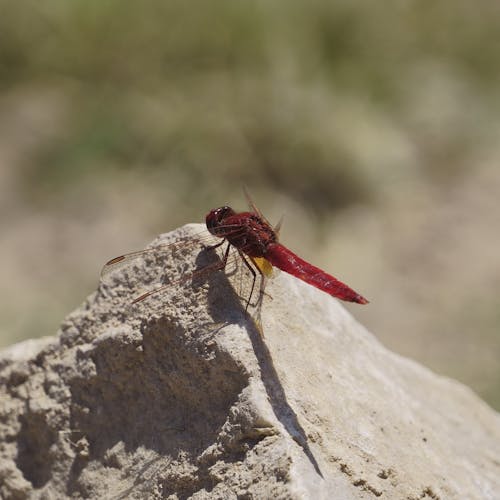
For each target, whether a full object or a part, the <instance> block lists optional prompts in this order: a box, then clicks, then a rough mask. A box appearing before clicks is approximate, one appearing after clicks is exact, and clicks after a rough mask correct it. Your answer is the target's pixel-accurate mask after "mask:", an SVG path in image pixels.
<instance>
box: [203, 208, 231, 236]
mask: <svg viewBox="0 0 500 500" xmlns="http://www.w3.org/2000/svg"><path fill="white" fill-rule="evenodd" d="M235 213H236V212H235V211H234V210H233V209H232V208H231V207H228V206H224V207H220V208H215V209H214V210H210V212H209V213H208V214H207V216H206V217H205V223H206V225H207V229H208V230H209V231H210V232H211V233H212V234H213V235H215V236H223V227H222V226H223V225H224V221H225V219H226V218H227V217H229V216H231V215H234V214H235Z"/></svg>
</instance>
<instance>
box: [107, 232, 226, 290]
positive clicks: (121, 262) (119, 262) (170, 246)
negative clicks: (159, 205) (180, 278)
mask: <svg viewBox="0 0 500 500" xmlns="http://www.w3.org/2000/svg"><path fill="white" fill-rule="evenodd" d="M219 241H220V240H219ZM217 242H218V241H217V238H215V237H214V236H212V235H211V234H207V232H206V231H203V232H200V233H199V234H194V235H193V236H191V237H186V238H183V239H180V240H177V241H174V242H172V243H165V244H162V245H155V246H153V247H150V248H145V249H144V250H137V251H135V252H130V253H126V254H123V255H119V256H118V257H114V258H112V259H111V260H109V261H108V262H106V264H104V266H103V268H102V270H101V275H100V277H101V280H102V281H106V279H107V277H108V276H109V275H111V274H112V273H115V272H118V271H120V270H123V269H127V268H128V267H130V266H133V265H134V263H135V262H137V261H138V260H139V259H141V258H144V257H147V256H156V255H160V254H161V253H169V252H174V251H175V250H176V249H180V248H188V247H193V246H196V245H198V246H200V247H203V246H211V245H214V244H216V243H217Z"/></svg>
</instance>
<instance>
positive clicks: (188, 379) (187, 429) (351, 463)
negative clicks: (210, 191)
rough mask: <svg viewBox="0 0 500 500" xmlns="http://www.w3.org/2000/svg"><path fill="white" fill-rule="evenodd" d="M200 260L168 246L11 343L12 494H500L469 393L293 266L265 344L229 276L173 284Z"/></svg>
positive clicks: (2, 391) (498, 463)
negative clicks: (31, 339)
mask: <svg viewBox="0 0 500 500" xmlns="http://www.w3.org/2000/svg"><path fill="white" fill-rule="evenodd" d="M199 231H200V227H198V226H194V225H190V226H186V227H184V228H182V229H180V230H178V231H176V232H174V233H171V234H169V235H166V236H163V237H162V238H161V240H158V241H157V242H155V244H158V243H159V242H160V241H163V242H164V241H172V240H175V239H178V238H180V237H189V235H192V234H194V233H195V232H196V233H198V232H199ZM170 253H172V254H173V255H172V256H171V258H168V255H169V254H170ZM206 260H207V252H205V251H201V252H200V246H199V245H198V246H192V247H191V248H188V247H182V246H175V247H170V248H169V249H168V251H165V253H164V255H163V259H162V258H149V260H148V262H147V263H146V264H147V265H146V266H142V265H140V264H139V265H137V266H136V267H135V268H127V269H125V270H124V271H123V272H117V273H116V274H115V275H111V276H110V278H109V282H108V283H105V284H101V285H100V287H99V289H98V291H97V292H96V293H95V294H93V295H92V296H90V297H89V298H88V300H87V302H86V303H85V304H84V305H83V306H82V307H81V308H80V309H78V310H77V311H75V312H74V313H72V314H71V315H70V316H68V318H66V320H65V321H64V323H63V325H62V327H61V330H60V332H59V333H58V336H57V337H54V338H52V339H49V340H46V339H44V340H43V341H37V342H36V343H35V345H34V344H33V343H31V344H25V345H24V346H23V347H22V348H21V347H19V346H15V347H13V348H10V349H8V350H6V351H4V352H3V354H2V355H1V356H0V384H1V385H0V398H1V401H2V405H1V407H0V436H1V443H2V444H1V447H0V497H1V498H19V499H20V498H28V497H30V498H65V497H71V496H74V497H83V498H196V499H205V498H220V499H230V498H264V499H267V498H312V499H316V498H326V499H330V498H339V499H351V498H352V499H359V498H373V497H381V498H390V499H393V498H398V499H399V498H406V499H418V498H441V499H450V498H451V499H453V498H457V499H476V498H477V499H488V498H490V499H495V498H500V493H499V492H500V418H499V416H498V414H496V413H495V412H494V411H493V410H491V409H490V408H489V407H488V406H487V405H486V404H485V403H483V402H482V401H481V400H480V399H479V398H478V397H477V396H475V395H474V394H473V393H472V392H471V391H470V390H469V389H468V388H466V387H464V386H462V385H460V384H458V383H457V382H454V381H452V380H448V379H446V378H443V377H439V376H437V375H435V374H433V373H431V372H430V371H429V370H427V369H425V368H423V367H421V366H419V365H418V364H416V363H414V362H412V361H410V360H407V359H404V358H402V357H400V356H397V355H395V354H393V353H391V352H389V351H388V350H387V349H385V348H384V347H383V346H381V345H380V344H379V342H378V341H377V340H376V339H375V338H374V337H373V335H371V334H370V333H369V332H368V331H366V330H365V329H364V328H363V327H362V326H360V325H359V324H358V323H357V322H356V321H355V320H354V319H353V318H352V316H351V315H350V314H349V313H347V312H346V311H345V309H344V308H343V307H342V306H341V304H340V303H339V302H337V301H336V300H334V299H332V298H331V297H329V296H328V295H326V294H324V293H322V292H320V291H318V290H316V289H314V288H312V287H310V286H309V285H306V284H303V283H301V282H300V281H298V280H296V279H295V278H292V277H290V276H288V275H286V274H285V273H283V272H282V273H280V274H279V275H278V276H277V277H276V279H274V280H272V281H271V282H270V283H269V284H268V286H267V288H266V292H267V294H268V295H266V297H265V300H264V304H263V307H262V314H261V322H262V329H263V332H264V334H265V338H262V336H261V335H260V333H259V330H258V328H257V327H256V325H255V324H254V323H253V321H252V319H251V318H250V317H249V316H248V315H247V314H246V313H245V310H244V305H245V301H244V300H243V301H242V300H240V298H239V297H238V295H237V294H236V293H235V292H234V290H233V288H231V286H230V284H229V282H228V280H227V278H226V275H225V274H224V273H222V272H219V273H215V274H205V275H204V276H203V277H202V278H203V279H200V280H194V281H195V283H193V280H181V281H180V282H179V281H176V279H177V278H175V276H179V274H180V273H182V272H184V270H185V268H186V266H188V265H189V264H190V263H192V262H195V261H196V262H197V263H198V264H200V265H201V264H203V262H204V261H206ZM165 274H166V275H168V276H170V277H173V278H172V279H173V280H174V282H175V283H174V285H173V286H172V287H170V288H168V289H167V290H166V291H165V293H163V294H158V295H155V296H153V297H150V298H149V299H147V300H145V301H143V302H141V303H139V305H137V306H134V307H129V304H130V301H131V299H132V298H133V297H134V296H135V295H140V293H142V291H143V288H144V286H146V285H147V284H152V283H154V282H155V281H157V278H161V277H162V276H164V275H165ZM233 274H235V273H233ZM238 276H239V275H238V274H237V273H236V274H235V275H234V278H235V280H237V277H238ZM134 290H135V295H134ZM271 297H272V298H271ZM367 307H376V304H371V305H369V306H367ZM402 335H404V332H402ZM26 346H28V347H29V349H27V348H25V347H26Z"/></svg>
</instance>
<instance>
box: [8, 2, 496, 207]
mask: <svg viewBox="0 0 500 500" xmlns="http://www.w3.org/2000/svg"><path fill="white" fill-rule="evenodd" d="M1 14H2V15H1V16H0V37H1V39H0V81H1V85H2V88H3V91H4V92H5V91H8V90H9V89H12V88H15V87H18V86H19V85H23V84H28V85H30V86H33V85H44V86H49V87H56V88H58V89H59V90H60V91H61V92H62V93H64V94H65V97H66V99H67V100H68V102H67V104H66V105H67V107H68V109H67V115H66V121H65V123H64V125H65V127H64V134H61V135H57V136H56V137H54V138H53V140H52V141H47V143H46V144H44V145H43V147H42V148H41V151H39V152H38V158H37V161H34V162H33V163H32V165H31V168H32V171H31V172H30V175H29V176H27V177H26V179H27V180H28V184H30V185H36V186H37V189H38V188H39V187H45V188H49V187H51V186H53V185H54V188H55V189H61V188H62V186H64V184H65V183H71V182H77V181H78V179H79V178H80V177H81V176H82V175H83V176H84V175H93V174H95V173H96V170H99V171H102V169H118V170H122V169H131V168H137V166H138V165H140V166H141V168H144V169H149V170H150V169H159V170H162V171H164V170H165V169H178V170H182V172H184V174H185V175H190V176H191V177H192V178H193V179H195V180H196V181H197V182H199V183H200V184H205V185H210V186H212V185H213V184H214V183H216V184H220V183H221V179H223V180H224V181H225V182H226V183H227V184H229V185H233V184H241V183H247V184H253V183H255V182H256V181H255V179H259V181H258V183H263V184H266V183H267V184H268V185H269V186H270V187H271V189H283V190H285V191H287V192H289V193H290V194H292V195H293V196H295V197H296V198H297V199H298V200H299V201H300V202H303V203H307V205H308V206H310V207H311V208H312V209H315V210H317V211H319V212H321V211H324V210H331V209H335V208H338V207H343V206H345V205H346V204H349V203H353V202H358V201H360V200H363V199H365V198H366V197H367V196H369V195H370V194H373V193H371V191H373V190H374V188H376V185H377V184H376V183H373V182H371V181H372V180H373V179H372V178H370V177H369V176H367V172H366V170H367V169H366V168H363V167H366V165H359V163H360V162H361V161H362V160H361V158H356V157H355V155H354V154H353V152H352V149H353V148H354V147H355V145H356V138H355V137H350V138H346V137H337V136H336V135H335V134H334V133H333V132H334V131H333V130H331V129H330V130H328V129H326V128H325V124H326V125H327V126H329V127H330V128H331V125H328V122H329V121H331V120H333V121H335V114H336V107H337V106H338V105H339V104H338V100H340V99H342V98H345V99H358V100H359V102H361V103H362V105H363V106H366V107H367V108H368V110H369V112H370V113H380V114H382V115H383V114H388V115H389V116H390V118H389V119H390V120H391V121H393V122H398V123H397V126H398V127H402V128H403V129H405V128H406V129H413V130H412V131H411V133H416V134H424V135H425V133H426V131H425V130H419V127H421V126H422V125H423V124H421V123H418V122H416V118H418V117H415V116H412V112H411V110H408V109H407V106H408V103H412V102H413V101H414V99H415V92H416V91H418V89H420V88H422V86H424V87H425V86H426V85H432V84H433V81H432V80H433V79H434V78H436V77H437V78H439V77H442V78H453V79H460V81H462V82H465V85H467V86H473V88H474V95H473V98H474V100H475V101H477V102H478V103H480V102H481V101H484V105H485V106H490V105H491V103H492V102H497V103H498V102H499V101H498V100H496V101H495V100H494V99H492V98H491V95H490V94H492V93H494V94H495V95H496V94H497V93H498V83H499V72H500V65H499V64H498V63H497V61H498V53H499V51H500V47H499V43H500V41H499V40H500V39H499V37H498V36H497V30H498V20H499V17H500V14H499V6H498V5H497V4H496V3H494V2H480V5H478V4H474V5H472V4H470V3H469V2H465V1H461V2H456V1H454V2H451V1H447V2H437V3H428V2H401V1H399V2H389V3H388V4H385V5H384V6H383V7H381V6H380V5H379V4H377V3H376V2H369V1H365V2H360V1H354V2H352V1H349V2H344V1H341V2H325V1H313V2H307V3H304V2H273V3H266V2H251V3H246V4H245V3H241V2H230V1H221V2H217V3H216V4H213V5H207V4H206V3H205V2H201V1H199V2H190V3H189V4H186V3H185V2H180V1H174V2H158V1H147V2H132V1H116V0H115V1H104V2H103V1H95V0H94V1H74V2H64V1H50V2H43V3H40V2H35V1H27V2H23V3H22V4H17V3H14V2H3V3H2V6H1ZM464 105H465V106H464V107H465V108H466V107H467V104H466V103H464ZM362 112H363V111H362V110H361V113H362ZM463 112H464V113H466V112H467V109H464V110H463ZM457 114H460V112H459V111H457ZM344 118H346V117H345V116H344ZM464 118H465V117H464ZM467 121H468V120H466V119H464V120H463V123H461V124H460V128H461V129H459V130H447V131H440V133H441V134H442V133H446V134H447V135H448V136H447V137H441V139H442V142H441V143H440V144H439V146H435V145H434V146H433V145H432V144H431V145H429V146H428V147H427V148H425V144H424V148H425V149H426V150H425V151H424V152H423V154H424V155H428V156H429V157H430V158H429V161H427V162H425V164H424V166H422V169H423V170H425V171H424V172H423V173H424V174H428V175H436V170H437V171H439V172H441V171H442V170H443V169H444V170H446V172H445V173H446V175H445V181H448V180H449V177H450V176H451V175H454V174H455V173H456V171H455V170H459V169H460V167H461V165H460V163H461V162H460V161H454V162H453V163H449V162H447V163H446V166H444V162H442V161H441V160H442V157H443V156H444V157H446V156H447V151H446V149H445V150H443V147H444V148H448V149H452V150H453V151H454V154H455V155H456V156H457V160H458V159H459V157H460V156H461V154H460V152H461V151H463V150H466V149H467V148H468V147H473V144H470V143H469V142H472V141H474V140H475V139H476V137H475V136H476V134H475V133H474V126H473V125H474V124H473V123H467ZM349 125H350V124H347V126H348V127H347V128H348V129H350V128H351V127H352V125H351V126H349ZM336 127H339V128H342V127H343V124H342V123H337V124H336ZM409 133H410V131H409ZM437 139H438V140H439V139H440V138H439V137H438V138H437ZM422 142H423V143H424V142H425V137H422ZM457 145H460V147H459V148H458V149H459V150H460V152H459V153H457V152H455V151H456V149H457ZM436 150H438V151H439V152H436ZM436 156H437V157H436ZM365 161H366V160H365ZM436 163H439V165H436ZM399 168H405V167H404V166H403V165H400V166H399ZM449 169H453V170H454V171H453V172H449ZM378 174H379V172H377V175H378ZM437 175H439V174H437ZM187 186H189V182H188V183H187ZM28 187H30V186H28ZM188 189H191V188H190V187H188ZM212 189H216V187H213V188H212Z"/></svg>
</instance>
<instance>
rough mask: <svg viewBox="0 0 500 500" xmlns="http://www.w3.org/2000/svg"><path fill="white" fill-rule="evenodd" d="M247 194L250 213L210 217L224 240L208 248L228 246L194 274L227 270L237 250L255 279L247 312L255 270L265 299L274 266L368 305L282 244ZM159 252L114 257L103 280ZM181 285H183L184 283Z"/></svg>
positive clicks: (219, 212)
mask: <svg viewBox="0 0 500 500" xmlns="http://www.w3.org/2000/svg"><path fill="white" fill-rule="evenodd" d="M245 194H246V196H247V199H248V202H249V205H250V209H251V211H249V212H239V213H237V212H235V211H234V210H233V209H232V208H231V207H228V206H223V207H220V208H216V209H213V210H211V211H210V212H209V213H208V214H207V216H206V218H205V222H206V226H207V229H208V231H209V232H210V233H211V234H212V235H214V236H216V237H218V238H222V241H221V242H219V243H217V244H215V245H211V246H209V247H206V248H207V249H215V248H217V247H219V246H221V245H222V244H223V243H224V242H227V243H228V245H227V248H226V250H225V251H224V256H223V258H222V260H220V261H219V262H218V263H217V264H215V265H211V266H208V267H209V269H206V268H205V269H201V270H198V271H195V273H204V272H207V271H214V270H222V269H224V268H225V267H226V265H227V262H228V257H229V252H230V249H231V247H233V248H235V249H236V250H237V252H238V253H239V255H240V257H241V259H242V260H243V262H244V264H245V265H246V266H247V268H248V269H249V270H250V272H251V273H252V275H253V282H252V288H251V291H250V295H249V297H248V300H247V304H246V308H248V305H249V304H250V300H251V297H252V294H253V290H254V286H255V280H256V277H257V273H256V270H257V272H258V273H259V274H260V275H261V276H262V281H261V295H262V293H263V283H264V277H266V276H269V275H270V274H271V271H272V267H273V266H275V267H277V268H278V269H281V270H282V271H285V272H287V273H289V274H291V275H292V276H295V277H296V278H299V279H300V280H302V281H305V282H306V283H308V284H310V285H312V286H314V287H316V288H318V289H320V290H322V291H324V292H326V293H328V294H329V295H331V296H332V297H336V298H338V299H341V300H345V301H348V302H356V303H358V304H367V303H368V300H367V299H365V298H364V297H363V296H362V295H360V294H359V293H357V292H356V291H354V290H353V289H352V288H350V287H349V286H347V285H346V284H345V283H342V281H339V280H338V279H337V278H335V277H333V276H332V275H330V274H328V273H326V272H325V271H323V270H321V269H319V268H318V267H316V266H313V265H312V264H310V263H309V262H306V261H305V260H303V259H301V258H300V257H299V256H298V255H296V254H294V253H293V252H292V251H291V250H289V249H288V248H287V247H285V246H284V245H282V244H281V243H279V242H278V232H279V225H278V226H277V227H275V228H274V229H273V228H272V227H271V225H270V223H269V222H268V221H267V220H266V218H265V217H264V216H263V215H262V213H261V212H260V210H259V209H258V208H257V207H256V206H255V204H254V203H253V202H252V200H251V199H250V197H249V195H248V194H247V193H246V192H245ZM162 246H165V245H162ZM166 246H169V245H166ZM157 248H159V247H153V248H150V249H146V250H142V251H139V252H132V253H130V254H126V255H120V256H119V257H115V258H114V259H111V260H110V261H109V262H107V263H106V264H105V266H104V268H103V270H102V272H101V276H103V275H105V274H107V273H108V272H109V271H111V270H113V269H115V268H116V267H121V266H122V264H126V263H127V262H128V261H130V260H132V259H135V258H136V257H140V256H142V255H144V254H146V253H148V252H154V251H155V250H156V249H157ZM249 261H250V262H249ZM193 274H194V273H193ZM181 281H184V279H183V280H181ZM170 286H172V284H170V285H164V286H161V287H159V288H156V289H153V290H151V291H149V292H146V293H144V294H142V295H141V296H139V297H137V298H136V299H134V300H133V303H137V302H140V301H142V300H144V299H146V298H147V297H150V296H151V295H153V294H157V293H158V292H161V291H163V290H165V289H167V288H169V287H170Z"/></svg>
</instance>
